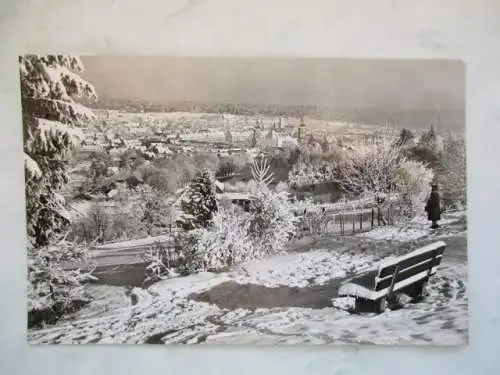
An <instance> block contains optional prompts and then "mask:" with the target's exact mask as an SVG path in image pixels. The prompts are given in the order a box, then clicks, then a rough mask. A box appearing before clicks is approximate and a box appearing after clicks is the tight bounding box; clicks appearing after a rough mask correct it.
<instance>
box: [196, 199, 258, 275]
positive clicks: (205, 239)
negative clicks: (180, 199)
mask: <svg viewBox="0 0 500 375" xmlns="http://www.w3.org/2000/svg"><path fill="white" fill-rule="evenodd" d="M248 229H249V222H248V219H247V215H244V214H238V213H237V212H236V211H235V210H234V209H231V208H229V209H220V210H219V211H218V212H217V214H216V215H214V218H213V225H212V227H210V228H209V229H203V230H201V236H200V239H199V241H198V244H197V251H198V254H200V256H202V257H203V264H204V269H206V270H211V271H213V270H218V269H221V268H223V267H226V266H230V265H233V264H238V263H241V262H244V261H246V260H249V259H255V258H259V257H260V253H259V252H256V251H255V248H254V246H253V243H252V238H251V237H250V235H249V230H248Z"/></svg>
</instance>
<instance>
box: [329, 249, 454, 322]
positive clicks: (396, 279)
mask: <svg viewBox="0 0 500 375" xmlns="http://www.w3.org/2000/svg"><path fill="white" fill-rule="evenodd" d="M445 248H446V243H444V242H443V241H438V242H434V243H432V244H429V245H426V246H424V247H421V248H419V249H417V250H414V251H412V252H410V253H408V254H406V255H403V256H401V257H397V258H395V259H390V260H387V261H385V262H382V263H381V264H380V266H379V267H378V269H375V270H371V271H367V272H365V273H363V274H361V275H358V276H355V277H354V278H352V279H350V280H349V281H348V282H346V283H344V284H342V285H341V286H340V288H339V290H338V295H339V296H340V297H354V298H355V299H356V303H355V304H356V306H355V310H356V311H357V312H375V313H381V312H383V311H384V309H385V306H386V301H388V300H390V299H391V298H392V297H393V296H394V294H395V293H403V294H406V295H408V296H410V297H411V298H413V299H416V298H420V297H421V296H422V295H423V293H424V289H425V285H426V283H427V280H428V279H429V277H430V276H431V275H433V274H434V273H436V269H437V267H438V266H439V265H440V264H441V258H442V255H443V252H444V250H445Z"/></svg>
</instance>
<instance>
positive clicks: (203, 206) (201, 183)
mask: <svg viewBox="0 0 500 375" xmlns="http://www.w3.org/2000/svg"><path fill="white" fill-rule="evenodd" d="M181 208H182V211H183V215H182V219H181V222H182V226H183V227H184V229H187V230H189V229H194V228H200V227H203V228H206V227H208V226H210V224H211V221H212V217H213V214H214V212H215V211H217V201H216V200H215V193H214V189H213V184H212V180H211V178H210V175H209V173H208V171H207V170H203V171H198V172H196V174H195V176H194V177H193V179H192V181H191V183H190V185H189V187H188V191H187V194H186V197H185V198H184V199H183V200H182V202H181Z"/></svg>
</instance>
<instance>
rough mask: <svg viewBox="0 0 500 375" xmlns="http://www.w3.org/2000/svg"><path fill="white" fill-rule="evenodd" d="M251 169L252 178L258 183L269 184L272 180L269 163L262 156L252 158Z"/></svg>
mask: <svg viewBox="0 0 500 375" xmlns="http://www.w3.org/2000/svg"><path fill="white" fill-rule="evenodd" d="M251 171H252V177H253V179H254V180H255V181H256V182H257V183H259V184H264V185H269V184H270V183H271V182H272V180H273V175H274V173H273V172H271V165H270V164H269V162H268V161H267V159H265V158H264V157H263V156H258V157H256V158H255V159H253V161H252V169H251Z"/></svg>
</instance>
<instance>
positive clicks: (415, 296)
mask: <svg viewBox="0 0 500 375" xmlns="http://www.w3.org/2000/svg"><path fill="white" fill-rule="evenodd" d="M426 286H427V281H425V280H422V281H420V282H418V283H416V284H414V285H411V286H409V287H407V288H405V290H404V291H403V293H404V294H406V295H407V296H409V297H410V298H411V299H412V302H419V301H421V300H422V299H423V298H424V296H425V294H426Z"/></svg>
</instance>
